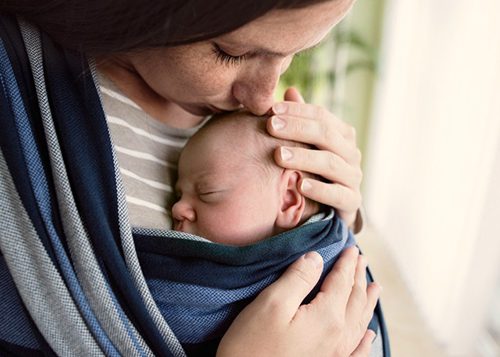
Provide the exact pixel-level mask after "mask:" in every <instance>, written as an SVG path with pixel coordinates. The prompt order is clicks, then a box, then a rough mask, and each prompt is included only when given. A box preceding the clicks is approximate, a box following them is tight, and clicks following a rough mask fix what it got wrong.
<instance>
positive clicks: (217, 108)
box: [208, 104, 243, 114]
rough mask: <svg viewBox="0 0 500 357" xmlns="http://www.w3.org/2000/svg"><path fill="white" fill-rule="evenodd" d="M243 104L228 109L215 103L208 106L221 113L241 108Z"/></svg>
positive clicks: (216, 112)
mask: <svg viewBox="0 0 500 357" xmlns="http://www.w3.org/2000/svg"><path fill="white" fill-rule="evenodd" d="M242 107H243V106H242V105H237V106H234V107H232V108H229V109H226V108H220V107H217V106H215V105H211V104H209V105H208V108H209V109H210V110H211V111H212V112H214V113H215V114H220V113H227V112H234V111H235V110H238V109H241V108H242Z"/></svg>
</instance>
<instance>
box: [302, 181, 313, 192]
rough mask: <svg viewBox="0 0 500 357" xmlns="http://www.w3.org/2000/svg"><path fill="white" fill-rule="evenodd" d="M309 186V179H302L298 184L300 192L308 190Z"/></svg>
mask: <svg viewBox="0 0 500 357" xmlns="http://www.w3.org/2000/svg"><path fill="white" fill-rule="evenodd" d="M311 187H312V185H311V183H310V182H309V180H302V184H301V185H300V189H301V190H302V192H306V191H309V190H310V189H311Z"/></svg>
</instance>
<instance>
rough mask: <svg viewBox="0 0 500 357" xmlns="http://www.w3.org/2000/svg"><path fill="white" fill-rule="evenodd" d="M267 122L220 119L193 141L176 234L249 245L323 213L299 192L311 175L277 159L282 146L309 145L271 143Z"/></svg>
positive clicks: (186, 156) (183, 173)
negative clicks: (178, 232)
mask: <svg viewBox="0 0 500 357" xmlns="http://www.w3.org/2000/svg"><path fill="white" fill-rule="evenodd" d="M266 119H267V118H264V117H257V116H254V115H252V114H250V113H248V112H234V113H230V114H225V115H221V116H217V117H214V118H212V119H211V120H209V121H208V123H207V124H206V125H205V126H203V127H202V128H201V129H200V130H199V131H198V132H197V133H196V134H195V135H194V136H193V137H192V138H191V139H190V140H189V142H188V143H187V144H186V147H185V148H184V149H183V151H182V153H181V156H180V159H179V168H178V169H179V170H178V172H179V177H178V180H177V184H176V191H177V193H178V197H179V200H178V201H177V202H176V203H175V204H174V206H173V207H172V215H173V218H174V229H175V230H178V231H183V232H187V233H191V234H196V235H198V236H201V237H204V238H206V239H209V240H211V241H214V242H219V243H224V244H230V245H247V244H251V243H254V242H257V241H259V240H263V239H265V238H268V237H270V236H272V235H275V234H278V233H280V232H283V231H286V230H289V229H291V228H294V227H296V226H297V225H299V224H300V223H302V222H303V221H305V220H306V219H307V218H309V217H310V216H311V215H312V214H314V213H316V212H317V211H318V209H319V206H318V204H317V203H315V202H313V201H310V200H308V199H306V198H305V197H304V196H302V194H301V193H300V192H299V185H300V182H301V179H302V178H303V177H305V176H306V175H307V174H304V173H302V172H300V171H297V170H290V169H283V168H281V167H279V166H277V165H276V164H275V162H274V158H273V155H274V152H275V150H276V148H278V147H280V146H283V145H286V146H304V145H303V144H299V143H295V142H291V141H284V140H280V139H276V138H273V137H271V136H270V135H269V134H268V133H267V131H266ZM309 176H310V175H309Z"/></svg>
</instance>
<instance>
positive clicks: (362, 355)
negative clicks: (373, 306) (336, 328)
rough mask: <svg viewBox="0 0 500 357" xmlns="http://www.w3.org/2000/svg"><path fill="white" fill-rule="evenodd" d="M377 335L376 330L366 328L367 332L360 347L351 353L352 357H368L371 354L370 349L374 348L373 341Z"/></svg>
mask: <svg viewBox="0 0 500 357" xmlns="http://www.w3.org/2000/svg"><path fill="white" fill-rule="evenodd" d="M375 336H376V334H375V332H373V331H372V330H366V333H365V335H364V336H363V338H362V339H361V342H360V343H359V345H358V347H357V348H356V349H355V350H354V351H353V352H352V353H351V357H368V356H369V355H370V351H371V350H372V343H373V340H374V339H375Z"/></svg>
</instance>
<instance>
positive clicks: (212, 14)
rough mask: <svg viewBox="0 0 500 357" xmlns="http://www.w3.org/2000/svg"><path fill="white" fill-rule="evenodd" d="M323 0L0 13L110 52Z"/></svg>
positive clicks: (39, 7) (181, 40) (79, 3)
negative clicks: (19, 18) (22, 19)
mask: <svg viewBox="0 0 500 357" xmlns="http://www.w3.org/2000/svg"><path fill="white" fill-rule="evenodd" d="M324 1H327V0H45V1H40V0H0V13H8V14H13V15H16V16H18V17H22V18H24V19H25V20H27V21H29V22H31V23H33V24H36V25H37V26H38V27H39V28H40V29H41V30H42V31H44V32H45V33H47V34H48V35H49V36H50V37H51V38H52V39H53V40H54V41H55V42H57V43H59V44H60V45H61V46H63V47H65V48H68V49H73V50H76V51H80V52H84V53H87V54H111V53H116V52H123V51H129V50H136V49H144V48H151V47H165V46H175V45H181V44H187V43H192V42H197V41H202V40H206V39H209V38H213V37H216V36H219V35H221V34H224V33H227V32H230V31H232V30H235V29H237V28H238V27H240V26H243V25H244V24H246V23H248V22H250V21H252V20H254V19H256V18H258V17H260V16H262V15H264V14H266V13H267V12H268V11H270V10H273V9H293V8H303V7H307V6H310V5H313V4H315V3H320V2H324Z"/></svg>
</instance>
